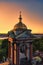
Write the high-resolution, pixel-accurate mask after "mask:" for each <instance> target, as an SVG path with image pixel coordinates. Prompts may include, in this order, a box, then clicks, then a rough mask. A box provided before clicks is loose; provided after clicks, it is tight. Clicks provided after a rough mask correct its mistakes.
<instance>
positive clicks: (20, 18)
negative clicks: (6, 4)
mask: <svg viewBox="0 0 43 65" xmlns="http://www.w3.org/2000/svg"><path fill="white" fill-rule="evenodd" d="M19 22H22V16H21V11H20V15H19Z"/></svg>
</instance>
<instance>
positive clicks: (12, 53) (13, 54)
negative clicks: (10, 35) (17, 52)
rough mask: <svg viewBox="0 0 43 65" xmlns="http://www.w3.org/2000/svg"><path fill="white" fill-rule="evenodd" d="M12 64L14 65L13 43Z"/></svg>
mask: <svg viewBox="0 0 43 65" xmlns="http://www.w3.org/2000/svg"><path fill="white" fill-rule="evenodd" d="M12 64H13V65H14V43H13V44H12Z"/></svg>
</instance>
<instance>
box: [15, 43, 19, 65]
mask: <svg viewBox="0 0 43 65" xmlns="http://www.w3.org/2000/svg"><path fill="white" fill-rule="evenodd" d="M16 65H19V44H16Z"/></svg>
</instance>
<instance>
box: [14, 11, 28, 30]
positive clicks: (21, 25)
mask: <svg viewBox="0 0 43 65" xmlns="http://www.w3.org/2000/svg"><path fill="white" fill-rule="evenodd" d="M18 29H27V27H26V25H25V24H24V23H23V22H22V17H21V12H20V16H19V22H18V23H17V24H16V25H15V26H14V30H18Z"/></svg>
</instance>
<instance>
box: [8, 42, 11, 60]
mask: <svg viewBox="0 0 43 65" xmlns="http://www.w3.org/2000/svg"><path fill="white" fill-rule="evenodd" d="M10 57H11V44H10V42H9V43H8V60H9V59H10Z"/></svg>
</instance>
